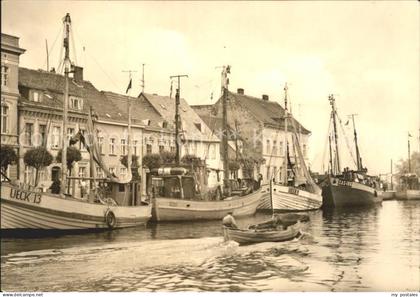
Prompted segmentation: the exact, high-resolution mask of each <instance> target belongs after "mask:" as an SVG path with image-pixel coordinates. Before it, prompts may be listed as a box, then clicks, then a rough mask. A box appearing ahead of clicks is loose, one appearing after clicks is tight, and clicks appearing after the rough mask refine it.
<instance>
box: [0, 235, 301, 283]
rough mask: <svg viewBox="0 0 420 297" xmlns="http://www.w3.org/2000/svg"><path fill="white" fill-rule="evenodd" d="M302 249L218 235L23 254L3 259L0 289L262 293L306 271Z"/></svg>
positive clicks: (289, 244)
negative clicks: (276, 282)
mask: <svg viewBox="0 0 420 297" xmlns="http://www.w3.org/2000/svg"><path fill="white" fill-rule="evenodd" d="M303 236H304V235H303ZM306 252H307V251H306V249H305V248H304V247H302V245H301V244H299V240H298V239H295V240H293V241H290V242H283V243H261V244H256V245H250V246H245V247H242V246H241V247H239V246H238V244H237V243H235V242H231V241H230V242H223V238H221V237H210V238H200V239H179V240H156V241H143V242H138V243H130V244H124V243H118V244H106V245H104V246H101V247H97V246H96V247H79V248H77V247H73V248H66V249H56V250H40V251H33V252H21V253H15V254H9V255H6V256H3V257H2V267H3V268H4V269H5V271H7V274H6V275H2V290H10V291H13V290H20V291H21V290H28V291H50V290H52V291H187V290H193V291H264V290H270V289H272V288H270V285H264V283H267V282H269V281H270V279H278V278H290V277H291V276H293V275H296V274H300V273H303V272H304V271H306V270H307V269H308V266H306V265H305V264H303V263H302V262H301V261H299V260H298V259H299V256H298V255H303V254H305V253H306ZM34 275H37V277H36V278H34V277H33V276H34ZM16 278H19V280H20V281H18V282H16Z"/></svg>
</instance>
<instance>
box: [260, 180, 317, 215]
mask: <svg viewBox="0 0 420 297" xmlns="http://www.w3.org/2000/svg"><path fill="white" fill-rule="evenodd" d="M272 187H273V188H272V192H271V195H272V196H271V198H270V193H268V194H265V195H263V197H262V201H261V203H260V205H259V206H258V209H261V210H274V211H305V210H315V209H319V208H321V206H322V196H321V194H315V193H310V192H307V191H304V190H300V189H296V188H293V187H285V186H282V185H277V184H273V186H272Z"/></svg>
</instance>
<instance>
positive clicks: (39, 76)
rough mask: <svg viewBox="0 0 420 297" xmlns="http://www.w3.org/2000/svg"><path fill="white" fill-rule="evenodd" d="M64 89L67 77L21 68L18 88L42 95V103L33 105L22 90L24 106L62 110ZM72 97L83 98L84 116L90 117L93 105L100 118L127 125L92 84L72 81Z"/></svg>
mask: <svg viewBox="0 0 420 297" xmlns="http://www.w3.org/2000/svg"><path fill="white" fill-rule="evenodd" d="M64 87H65V78H64V76H63V75H61V74H57V73H52V72H47V71H43V70H33V69H27V68H22V67H19V89H20V90H22V89H24V88H26V89H36V90H39V91H42V92H43V98H42V101H41V102H33V101H30V100H29V98H26V97H25V96H24V95H23V94H24V93H25V92H22V91H21V92H20V93H21V98H20V101H21V102H23V103H27V104H31V105H34V106H42V107H49V108H56V109H59V110H62V109H63V97H64ZM69 96H75V97H79V98H83V109H82V110H81V111H80V112H82V113H85V114H87V113H88V112H89V107H90V106H92V108H93V110H94V112H95V113H96V114H97V115H98V117H99V119H102V120H107V121H114V122H127V119H128V117H127V115H126V114H125V113H121V112H120V111H119V108H118V107H117V105H115V104H114V102H113V101H112V100H109V99H108V98H107V97H106V96H105V95H104V94H102V93H101V92H100V91H98V90H97V89H96V88H95V87H94V86H93V85H92V83H91V82H89V81H85V80H83V81H80V82H75V81H74V80H73V78H69Z"/></svg>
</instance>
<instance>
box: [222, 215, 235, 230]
mask: <svg viewBox="0 0 420 297" xmlns="http://www.w3.org/2000/svg"><path fill="white" fill-rule="evenodd" d="M222 224H223V226H225V227H227V228H230V229H239V228H238V225H236V221H235V218H234V217H233V212H231V211H229V212H228V214H227V215H226V216H225V217H224V218H223V221H222Z"/></svg>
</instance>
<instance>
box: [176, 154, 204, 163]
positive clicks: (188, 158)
mask: <svg viewBox="0 0 420 297" xmlns="http://www.w3.org/2000/svg"><path fill="white" fill-rule="evenodd" d="M181 163H184V164H186V165H192V166H199V165H200V164H201V159H200V158H199V157H197V156H196V155H188V154H187V155H184V156H183V157H182V158H181Z"/></svg>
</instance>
